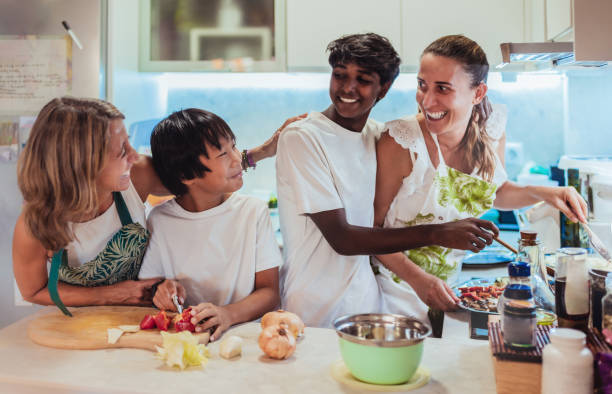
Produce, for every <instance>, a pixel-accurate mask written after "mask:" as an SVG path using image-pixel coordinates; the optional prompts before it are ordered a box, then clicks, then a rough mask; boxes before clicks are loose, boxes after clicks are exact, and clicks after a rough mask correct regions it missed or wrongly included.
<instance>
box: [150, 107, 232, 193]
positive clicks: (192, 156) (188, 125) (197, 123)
mask: <svg viewBox="0 0 612 394" xmlns="http://www.w3.org/2000/svg"><path fill="white" fill-rule="evenodd" d="M220 138H227V139H231V140H235V139H236V137H235V136H234V133H233V132H232V130H231V129H230V127H229V126H228V125H227V123H225V121H224V120H223V119H221V118H220V117H219V116H217V115H215V114H213V113H212V112H208V111H205V110H202V109H197V108H188V109H184V110H181V111H177V112H174V113H172V114H170V115H169V116H168V117H167V118H165V119H163V120H162V121H160V122H159V123H158V124H157V126H155V128H154V129H153V133H152V134H151V153H152V154H153V168H155V172H156V173H157V175H158V176H159V179H160V180H161V182H162V184H163V185H164V186H165V187H166V188H167V189H168V190H169V191H170V192H171V193H172V194H174V195H175V196H181V195H184V194H186V193H187V191H188V189H187V186H185V184H184V183H183V181H184V180H189V179H194V178H199V177H202V176H204V175H205V173H206V172H210V171H211V170H210V168H208V167H206V166H205V165H204V164H202V162H201V161H200V156H201V155H204V157H206V158H208V152H207V150H206V144H209V145H211V146H214V147H215V148H217V149H221V143H220V142H219V139H220Z"/></svg>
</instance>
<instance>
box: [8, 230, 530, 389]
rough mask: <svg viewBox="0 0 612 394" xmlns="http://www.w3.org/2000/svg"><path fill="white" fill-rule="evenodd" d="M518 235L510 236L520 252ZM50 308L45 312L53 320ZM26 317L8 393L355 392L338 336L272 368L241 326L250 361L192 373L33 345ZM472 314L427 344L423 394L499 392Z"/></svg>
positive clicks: (489, 271) (497, 272)
mask: <svg viewBox="0 0 612 394" xmlns="http://www.w3.org/2000/svg"><path fill="white" fill-rule="evenodd" d="M517 237H518V233H508V232H502V239H504V240H506V241H507V242H509V243H510V244H512V245H516V238H517ZM506 274H507V269H506V268H505V266H497V267H494V268H486V269H483V268H477V269H473V268H472V269H465V268H464V270H463V271H462V272H461V274H460V280H461V281H465V280H468V279H470V278H472V277H496V276H504V275H506ZM49 308H54V307H48V308H45V309H43V310H42V311H40V312H38V313H39V314H40V313H46V311H47V310H48V309H49ZM35 316H36V314H35V315H33V316H30V317H27V318H24V319H22V320H20V321H18V322H17V323H14V324H12V325H10V326H8V327H6V328H4V329H2V330H0V354H1V355H2V356H3V357H1V358H0V393H28V394H29V393H36V394H40V392H41V391H43V392H45V393H66V392H69V393H147V394H152V393H172V394H184V393H191V392H215V393H220V392H223V393H234V392H249V393H333V392H338V393H354V392H357V391H355V390H354V389H352V388H350V387H348V386H345V385H344V384H342V383H339V382H337V381H336V380H335V379H334V378H333V377H332V376H331V374H330V366H331V364H332V363H334V362H336V361H337V360H339V359H340V358H341V357H340V350H339V348H338V339H337V335H336V333H335V332H334V331H333V330H331V329H323V328H310V327H307V328H306V332H305V336H304V338H303V339H302V340H301V341H299V343H298V346H297V350H296V352H295V353H294V355H293V356H292V357H291V358H289V359H288V360H285V361H279V362H271V361H269V360H268V359H267V358H264V357H263V353H262V352H261V350H260V349H259V347H258V345H257V337H258V335H259V332H260V328H259V324H257V323H247V324H243V325H240V326H236V327H233V328H232V329H231V330H230V331H228V333H226V334H225V335H228V334H229V335H238V336H241V337H242V338H243V339H244V342H243V355H242V356H241V357H240V358H239V359H237V360H232V361H228V360H225V359H222V358H220V357H219V355H218V346H219V345H218V342H217V343H213V344H210V345H209V350H210V353H211V359H210V361H209V363H208V365H207V366H206V367H204V368H202V369H200V368H193V369H189V370H185V371H178V370H173V369H170V368H166V367H164V366H163V363H162V362H161V361H160V360H157V359H156V358H155V357H154V353H153V352H149V351H146V350H137V349H107V350H60V349H52V348H46V347H43V346H40V345H36V344H34V343H32V342H31V341H30V340H29V339H28V337H27V334H26V327H27V324H28V321H29V320H30V319H32V318H33V317H35ZM468 318H469V315H468V313H466V312H465V311H459V312H454V313H447V314H446V318H445V320H444V331H443V338H442V339H437V338H427V339H426V340H425V351H424V355H423V361H422V363H421V365H422V366H424V367H425V368H427V369H429V370H430V372H431V381H430V382H429V383H428V384H427V385H426V386H424V387H422V388H420V389H417V390H415V391H414V392H415V393H469V394H473V393H494V392H495V380H494V375H493V365H492V361H491V353H490V350H489V345H488V341H485V340H474V339H470V338H469V332H468V331H469V330H468V324H467V321H468Z"/></svg>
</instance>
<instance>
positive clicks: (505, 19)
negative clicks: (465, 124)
mask: <svg viewBox="0 0 612 394" xmlns="http://www.w3.org/2000/svg"><path fill="white" fill-rule="evenodd" d="M525 1H527V2H528V1H529V0H525ZM524 3H525V2H524V1H518V0H512V1H508V0H462V1H456V0H430V1H417V0H385V1H378V2H375V1H361V0H334V1H329V0H310V1H302V0H287V64H288V68H289V71H299V70H315V69H320V68H328V67H329V66H328V64H327V54H326V53H325V48H326V46H327V44H328V43H329V42H330V41H332V40H334V39H336V38H338V37H340V36H341V35H344V34H350V33H364V32H370V31H371V32H375V33H378V34H381V35H384V36H385V37H387V38H389V40H390V41H391V43H392V44H393V45H394V46H395V48H396V49H397V51H398V52H399V53H400V56H401V57H402V69H403V70H405V71H414V70H416V69H417V67H418V64H419V58H420V54H421V52H422V51H423V49H425V47H426V46H427V45H428V44H429V43H431V42H432V41H434V40H435V39H437V38H439V37H441V36H443V35H446V34H464V35H466V36H468V37H469V38H471V39H473V40H475V41H476V42H478V43H479V44H480V45H481V46H482V47H483V49H484V50H485V52H486V53H487V57H488V59H489V63H490V64H491V65H492V66H495V65H497V64H499V63H500V62H501V51H500V48H499V44H500V43H502V42H509V41H514V42H516V41H524V40H525V17H524V14H525V4H524Z"/></svg>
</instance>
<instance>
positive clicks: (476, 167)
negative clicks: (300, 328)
mask: <svg viewBox="0 0 612 394" xmlns="http://www.w3.org/2000/svg"><path fill="white" fill-rule="evenodd" d="M488 71H489V64H488V62H487V58H486V55H485V53H484V51H483V50H482V48H481V47H480V46H479V45H478V44H477V43H476V42H474V41H472V40H470V39H469V38H467V37H464V36H461V35H453V36H445V37H442V38H439V39H438V40H436V41H434V42H433V43H431V44H430V45H429V46H428V47H427V48H426V49H425V50H424V51H423V54H422V56H421V64H420V68H419V72H418V76H417V93H416V99H417V103H418V107H419V113H418V114H417V115H411V116H407V117H404V118H401V119H398V120H394V121H391V122H388V123H387V124H386V125H385V127H386V129H387V131H386V132H385V133H383V135H382V137H381V139H380V140H379V141H378V144H377V147H376V149H377V158H378V170H377V180H376V198H375V203H374V204H375V222H376V224H377V225H379V226H384V227H405V226H413V225H419V224H431V223H441V222H449V221H454V220H458V219H463V218H467V217H472V216H474V217H475V216H479V215H481V214H482V213H484V212H485V211H486V210H488V209H490V208H491V207H493V206H494V207H496V208H500V209H504V210H509V209H514V208H519V207H523V206H527V205H531V204H534V203H536V202H538V201H546V202H547V203H549V204H551V205H553V206H554V207H556V208H557V209H559V210H561V211H562V212H563V213H564V214H565V215H567V216H568V217H569V218H570V219H572V220H574V221H578V220H580V221H585V217H586V213H587V208H586V204H585V202H584V200H583V199H582V198H581V197H580V195H579V194H578V193H577V192H576V190H575V189H573V188H568V187H565V188H562V187H554V188H553V187H541V186H520V185H517V184H515V183H514V182H511V181H509V180H508V179H507V176H506V172H505V170H504V166H503V152H504V149H505V134H504V128H505V127H504V126H505V115H504V114H501V113H500V109H499V108H498V107H496V108H495V109H492V107H491V105H490V103H489V102H488V99H487V85H486V80H487V74H488ZM492 111H497V113H496V112H493V113H492ZM472 243H473V245H474V249H473V250H474V251H476V252H477V251H478V250H479V249H481V248H482V247H484V241H483V240H482V239H479V238H477V237H474V239H473V240H472ZM464 253H465V252H463V251H460V250H455V249H449V248H444V247H439V246H428V247H423V248H418V249H413V250H410V251H406V252H405V253H396V254H392V255H382V256H377V259H378V260H379V261H380V262H383V263H384V265H383V264H377V265H376V266H375V268H378V269H379V270H380V274H379V275H377V280H378V282H379V285H380V286H381V288H382V290H383V294H384V300H385V305H386V309H387V310H388V311H389V312H393V313H403V314H412V315H416V316H417V317H420V318H422V319H426V318H427V305H428V306H430V307H431V308H433V309H438V310H452V309H454V308H455V305H456V303H457V302H458V299H457V298H456V297H455V295H454V294H453V292H452V291H451V289H450V288H449V286H448V284H447V282H448V283H451V284H452V282H453V281H454V280H455V279H456V278H457V275H458V273H459V271H460V269H461V260H462V259H463V256H464ZM413 263H416V265H415V264H413ZM385 266H386V267H388V268H389V269H387V268H385ZM426 304H427V305H426Z"/></svg>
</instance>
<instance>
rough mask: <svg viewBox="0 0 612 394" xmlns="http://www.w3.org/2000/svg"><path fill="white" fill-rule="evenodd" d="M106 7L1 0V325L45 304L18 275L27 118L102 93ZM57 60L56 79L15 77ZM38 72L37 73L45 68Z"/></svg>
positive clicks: (81, 1)
mask: <svg viewBox="0 0 612 394" xmlns="http://www.w3.org/2000/svg"><path fill="white" fill-rule="evenodd" d="M106 8H107V4H106V1H104V0H2V12H1V13H0V47H2V48H3V50H2V52H1V53H2V54H1V55H0V56H1V57H2V58H1V59H0V104H1V105H0V122H3V123H2V124H3V126H2V127H3V129H2V130H1V133H3V134H2V135H0V143H2V144H3V145H1V146H0V328H2V327H4V326H6V325H8V324H11V323H12V322H14V321H16V320H18V319H20V318H22V317H24V316H27V315H29V314H31V313H33V312H35V311H36V310H38V309H40V308H41V307H40V306H35V305H30V304H28V303H26V302H24V301H23V299H22V298H21V295H20V293H19V291H18V289H17V286H16V283H15V280H14V275H13V262H12V239H13V229H14V226H15V222H16V221H17V217H18V216H19V214H20V211H21V204H22V197H21V193H20V192H19V189H18V187H17V163H16V156H17V155H18V154H19V152H20V150H21V147H22V146H23V144H24V143H25V142H26V141H27V127H28V124H31V122H32V120H33V119H34V117H35V116H36V114H37V113H38V111H39V110H40V108H41V107H42V105H44V104H45V103H46V102H48V101H49V100H50V99H51V98H53V97H55V96H61V95H71V96H77V97H101V98H104V96H105V77H104V73H105V67H104V66H103V65H104V64H105V60H106V45H105V40H104V34H103V30H104V29H103V26H106V19H105V18H106ZM62 21H66V22H67V23H68V25H69V27H70V28H71V30H72V31H73V33H74V35H75V36H76V39H77V40H78V41H79V42H80V44H81V46H82V49H81V48H79V47H78V46H77V45H76V43H75V41H74V39H73V38H72V37H70V35H69V34H68V32H67V31H66V29H65V28H64V26H63V25H62ZM62 43H63V44H62ZM28 51H30V52H28ZM30 55H31V56H30ZM28 56H30V57H28ZM58 59H59V62H58ZM64 62H65V64H64ZM58 64H59V65H60V67H58V70H61V73H60V74H61V75H62V77H61V78H59V79H60V82H58V83H56V84H50V83H48V82H49V81H48V80H47V81H46V82H47V83H41V82H40V81H39V83H38V85H28V86H26V87H25V88H24V87H23V86H24V85H23V83H21V84H18V83H16V82H15V76H16V75H24V74H27V73H28V72H34V71H32V70H34V69H36V67H38V69H36V70H37V71H36V73H38V72H39V71H40V70H43V71H44V70H47V71H45V72H46V74H45V75H44V76H43V77H40V79H41V80H44V78H45V77H49V78H51V77H54V76H52V75H50V73H52V72H55V71H49V70H53V67H54V66H57V65H58ZM64 67H66V68H65V69H64ZM36 75H37V78H38V77H39V74H36ZM64 76H65V78H64ZM22 82H23V81H22ZM24 89H25V90H27V91H24ZM11 122H14V124H15V125H16V127H19V129H18V131H17V132H16V133H15V134H16V137H17V138H16V140H15V141H13V142H16V144H12V145H11V144H9V143H7V137H6V134H7V133H10V132H11V131H10V127H9V126H8V125H10V124H11ZM19 124H21V126H18V125H19ZM7 130H8V131H7ZM9 139H10V138H9Z"/></svg>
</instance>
